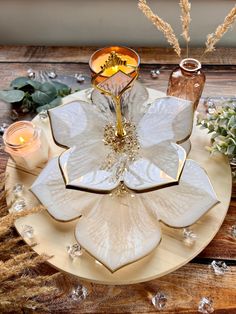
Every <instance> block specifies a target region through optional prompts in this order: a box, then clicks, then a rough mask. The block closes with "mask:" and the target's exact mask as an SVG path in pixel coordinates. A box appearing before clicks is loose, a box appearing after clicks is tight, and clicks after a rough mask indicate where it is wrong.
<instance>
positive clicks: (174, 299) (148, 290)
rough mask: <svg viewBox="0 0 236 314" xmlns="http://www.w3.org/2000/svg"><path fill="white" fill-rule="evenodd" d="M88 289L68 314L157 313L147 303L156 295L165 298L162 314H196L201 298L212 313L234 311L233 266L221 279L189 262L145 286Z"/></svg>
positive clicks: (235, 268) (235, 270)
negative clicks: (209, 303)
mask: <svg viewBox="0 0 236 314" xmlns="http://www.w3.org/2000/svg"><path fill="white" fill-rule="evenodd" d="M68 280H69V279H68ZM85 285H86V283H85ZM88 289H89V291H90V295H89V296H88V298H87V299H86V300H85V301H84V302H83V303H81V304H80V306H79V308H78V310H75V311H70V313H72V314H73V313H74V314H76V313H97V314H98V313H136V314H137V313H157V312H158V310H157V309H155V308H154V307H153V305H152V303H151V298H152V296H153V295H155V294H156V293H157V292H162V293H164V294H165V295H166V296H167V303H166V307H165V308H164V309H162V311H161V312H162V313H165V314H167V313H188V314H196V313H198V312H197V309H198V303H199V301H200V299H201V298H202V297H210V298H211V299H212V300H213V306H214V309H215V312H214V313H219V314H223V313H227V314H230V313H232V314H233V313H235V312H236V266H231V267H230V270H229V271H228V272H227V273H226V274H225V275H224V276H216V275H215V274H214V273H213V271H212V269H211V268H210V267H209V266H208V265H198V264H193V263H192V264H188V265H186V266H184V267H182V268H181V269H179V270H177V271H175V272H173V273H171V274H169V275H166V276H164V277H161V278H159V279H156V280H152V281H149V282H146V283H142V284H135V285H128V286H103V285H97V284H96V285H95V284H93V285H92V286H90V287H88Z"/></svg>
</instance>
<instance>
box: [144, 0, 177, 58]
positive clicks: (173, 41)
mask: <svg viewBox="0 0 236 314" xmlns="http://www.w3.org/2000/svg"><path fill="white" fill-rule="evenodd" d="M138 7H139V9H140V10H141V11H142V12H143V13H144V14H145V15H146V17H147V18H148V19H149V20H150V21H151V22H152V23H153V24H154V25H155V26H156V28H157V29H158V30H159V31H161V32H162V33H163V34H164V36H165V37H166V39H167V41H168V43H169V44H170V45H171V46H172V47H173V48H174V51H175V52H176V53H177V55H178V56H179V57H180V56H181V49H180V46H179V42H178V39H177V37H176V36H175V34H174V31H173V29H172V27H171V26H170V24H169V23H167V22H165V21H163V20H162V19H161V18H160V17H159V16H158V15H156V14H154V13H153V12H152V10H151V9H150V7H149V6H148V5H147V2H146V0H139V3H138Z"/></svg>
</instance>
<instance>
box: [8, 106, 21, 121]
mask: <svg viewBox="0 0 236 314" xmlns="http://www.w3.org/2000/svg"><path fill="white" fill-rule="evenodd" d="M10 118H11V120H12V121H16V120H18V119H19V114H18V112H17V111H16V110H15V109H13V110H12V111H11V113H10Z"/></svg>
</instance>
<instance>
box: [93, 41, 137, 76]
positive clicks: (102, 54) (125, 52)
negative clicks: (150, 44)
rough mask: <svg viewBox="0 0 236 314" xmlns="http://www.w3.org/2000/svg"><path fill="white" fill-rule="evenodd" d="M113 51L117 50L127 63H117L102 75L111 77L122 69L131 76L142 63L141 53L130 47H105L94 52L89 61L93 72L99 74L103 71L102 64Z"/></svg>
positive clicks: (118, 54)
mask: <svg viewBox="0 0 236 314" xmlns="http://www.w3.org/2000/svg"><path fill="white" fill-rule="evenodd" d="M112 52H115V53H116V54H117V56H118V57H120V58H121V59H122V60H123V61H126V64H127V65H116V66H114V67H111V68H108V69H106V70H105V71H104V72H103V73H102V74H101V76H103V77H110V76H112V75H113V74H115V73H116V72H118V71H122V72H124V73H125V74H129V75H131V76H132V75H133V74H134V75H135V74H136V71H137V67H138V66H139V64H140V58H139V55H138V54H137V53H136V52H135V51H134V50H132V49H130V48H127V47H119V46H113V47H105V48H102V49H99V50H97V51H96V52H94V54H93V55H92V56H91V58H90V61H89V66H90V69H91V71H92V73H94V74H97V73H99V72H100V71H101V66H104V64H105V62H106V61H107V60H108V58H109V56H110V54H111V53H112Z"/></svg>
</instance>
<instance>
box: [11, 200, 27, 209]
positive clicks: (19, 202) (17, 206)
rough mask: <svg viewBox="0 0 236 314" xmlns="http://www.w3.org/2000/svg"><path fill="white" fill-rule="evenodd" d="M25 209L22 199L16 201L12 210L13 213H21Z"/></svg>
mask: <svg viewBox="0 0 236 314" xmlns="http://www.w3.org/2000/svg"><path fill="white" fill-rule="evenodd" d="M25 207H26V202H25V200H24V199H23V198H21V199H17V200H16V201H15V202H14V204H13V206H12V208H13V210H14V211H15V212H21V211H22V210H23V209H24V208H25Z"/></svg>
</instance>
